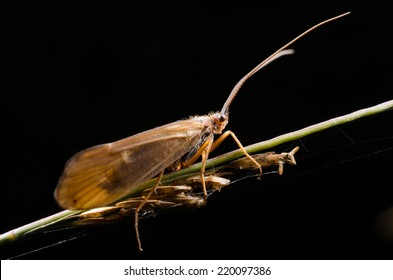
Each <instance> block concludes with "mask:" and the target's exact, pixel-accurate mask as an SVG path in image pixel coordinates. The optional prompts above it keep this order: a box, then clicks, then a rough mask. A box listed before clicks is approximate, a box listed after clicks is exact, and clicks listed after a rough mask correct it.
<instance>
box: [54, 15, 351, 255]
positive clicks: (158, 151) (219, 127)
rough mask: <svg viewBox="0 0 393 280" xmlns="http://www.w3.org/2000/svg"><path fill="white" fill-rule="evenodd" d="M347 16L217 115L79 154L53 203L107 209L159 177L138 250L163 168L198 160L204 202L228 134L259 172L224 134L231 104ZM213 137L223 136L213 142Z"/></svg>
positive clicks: (279, 53)
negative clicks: (213, 160)
mask: <svg viewBox="0 0 393 280" xmlns="http://www.w3.org/2000/svg"><path fill="white" fill-rule="evenodd" d="M347 14H349V13H345V14H342V15H339V16H336V17H333V18H330V19H328V20H325V21H323V22H321V23H319V24H317V25H315V26H313V27H311V28H310V29H308V30H306V31H305V32H303V33H302V34H300V35H299V36H297V37H296V38H295V39H293V40H291V41H290V42H289V43H287V44H286V45H284V46H283V47H281V48H280V49H278V50H277V51H276V52H274V53H273V54H272V55H270V56H269V57H268V58H267V59H265V60H264V61H262V62H261V63H260V64H258V65H257V66H256V67H255V68H254V69H253V70H251V71H250V72H249V73H248V74H247V75H245V76H244V77H243V78H242V79H241V80H240V81H239V82H238V83H237V84H236V85H235V87H234V88H233V90H232V91H231V93H230V94H229V97H228V98H227V100H226V102H225V103H224V105H223V107H222V109H221V111H220V112H216V113H212V114H209V115H205V116H196V117H191V118H189V119H186V120H180V121H176V122H173V123H170V124H166V125H163V126H160V127H156V128H153V129H150V130H147V131H144V132H141V133H138V134H136V135H133V136H130V137H128V138H125V139H122V140H119V141H116V142H112V143H107V144H102V145H98V146H94V147H91V148H88V149H86V150H84V151H81V152H79V153H77V154H76V155H74V156H73V157H72V158H71V159H70V160H69V161H68V162H67V163H66V166H65V169H64V172H63V174H62V176H61V177H60V179H59V182H58V185H57V187H56V190H55V194H54V195H55V198H56V201H57V202H58V204H59V205H60V206H61V207H63V208H66V209H79V210H82V209H91V208H96V207H101V206H105V205H110V204H112V203H114V202H116V201H118V200H120V199H121V198H123V197H125V196H126V195H127V194H129V193H131V192H132V190H133V189H135V188H136V187H137V186H138V185H140V184H141V183H143V182H145V181H147V180H149V179H151V178H153V177H155V176H157V180H156V183H155V185H154V187H153V188H152V189H151V191H150V193H149V194H148V195H147V196H146V197H145V199H144V201H143V202H141V204H140V205H139V207H138V208H137V209H136V210H135V231H136V237H137V241H138V245H139V250H140V251H142V246H141V242H140V238H139V232H138V214H139V211H140V210H141V209H142V207H143V205H144V204H145V203H146V201H147V200H148V199H149V197H150V195H151V194H152V193H153V192H154V191H155V189H156V188H157V186H158V185H159V184H160V181H161V178H162V175H163V173H164V171H165V170H166V169H171V170H177V169H180V168H183V167H186V166H189V165H190V164H192V163H193V162H195V161H196V160H197V159H198V158H199V157H201V158H202V159H201V160H202V167H201V170H200V174H201V185H202V189H203V193H204V201H205V203H206V198H207V192H206V184H205V178H204V172H205V165H206V160H207V159H208V157H209V152H211V151H212V150H214V149H215V148H216V147H217V146H218V145H219V144H220V143H221V142H222V141H223V140H224V139H225V138H227V137H228V136H231V137H232V138H233V139H234V140H235V142H236V143H237V145H238V146H239V148H240V149H241V151H242V152H243V154H244V155H245V156H246V157H248V158H249V159H250V160H251V161H252V162H253V163H254V164H255V166H256V167H257V168H258V169H259V171H260V173H262V168H261V165H260V164H259V163H258V162H256V161H255V160H254V159H253V158H252V157H251V156H250V155H249V154H248V153H247V152H246V150H245V149H244V148H243V146H242V144H241V143H240V141H239V140H238V139H237V137H236V136H235V134H234V133H233V132H231V131H225V132H224V129H225V126H226V125H227V123H228V116H229V106H230V105H231V103H232V101H233V99H234V98H235V96H236V95H237V93H238V92H239V90H240V88H241V87H242V85H243V84H244V82H245V81H246V80H247V79H248V78H250V77H251V76H252V75H254V74H255V73H256V72H257V71H259V70H260V69H262V68H263V67H265V66H266V65H267V64H269V63H270V62H272V61H273V60H275V59H277V58H279V57H281V56H284V55H289V54H292V53H293V50H290V49H286V48H287V47H288V46H290V45H291V44H292V43H294V42H295V41H297V40H298V39H299V38H301V37H303V36H304V35H306V34H307V33H309V32H310V31H312V30H314V29H315V28H317V27H319V26H321V25H323V24H325V23H327V22H330V21H333V20H336V19H338V18H340V17H343V16H345V15H347ZM216 134H221V136H220V137H219V138H218V139H217V140H215V141H214V135H216Z"/></svg>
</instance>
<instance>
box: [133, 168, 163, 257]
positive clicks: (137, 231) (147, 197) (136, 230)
mask: <svg viewBox="0 0 393 280" xmlns="http://www.w3.org/2000/svg"><path fill="white" fill-rule="evenodd" d="M162 175H164V171H161V172H160V174H159V175H158V177H157V182H156V184H155V185H154V187H152V188H151V190H150V192H149V193H148V194H147V196H146V197H145V198H144V199H143V201H142V202H141V204H139V206H138V208H136V210H135V221H134V226H135V235H136V240H137V241H138V248H139V251H140V252H142V251H143V249H142V243H141V239H140V236H139V229H138V220H139V212H140V211H141V209H142V207H143V206H144V205H145V204H146V202H147V201H148V199H149V198H150V196H151V195H152V194H153V193H154V192H155V191H156V189H157V186H158V185H159V184H160V182H161V179H162Z"/></svg>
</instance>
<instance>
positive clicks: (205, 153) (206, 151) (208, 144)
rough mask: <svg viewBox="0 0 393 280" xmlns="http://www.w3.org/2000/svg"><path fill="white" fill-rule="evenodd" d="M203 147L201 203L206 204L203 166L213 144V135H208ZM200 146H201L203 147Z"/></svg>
mask: <svg viewBox="0 0 393 280" xmlns="http://www.w3.org/2000/svg"><path fill="white" fill-rule="evenodd" d="M205 144H206V145H203V146H205V148H204V149H203V150H202V167H201V182H202V189H203V204H204V205H206V200H207V190H206V181H205V167H206V161H207V159H208V158H209V152H210V151H211V149H212V146H213V137H210V138H209V139H208V140H207V141H206V142H205ZM203 146H202V147H203Z"/></svg>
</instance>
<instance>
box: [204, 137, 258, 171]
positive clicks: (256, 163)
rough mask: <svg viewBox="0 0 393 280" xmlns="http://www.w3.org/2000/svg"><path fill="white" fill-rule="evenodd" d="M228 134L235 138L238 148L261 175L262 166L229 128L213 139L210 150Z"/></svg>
mask: <svg viewBox="0 0 393 280" xmlns="http://www.w3.org/2000/svg"><path fill="white" fill-rule="evenodd" d="M228 136H232V138H233V140H235V142H236V144H237V145H238V146H239V149H240V150H241V151H242V152H243V154H244V155H245V156H246V157H247V158H248V159H249V160H251V161H252V162H253V163H254V164H255V166H256V167H257V168H258V169H259V174H260V176H262V166H261V165H260V164H259V163H258V162H257V161H256V160H255V159H254V158H253V157H252V156H250V154H249V153H247V151H246V150H245V149H244V147H243V145H242V143H241V142H240V141H239V139H237V137H236V135H235V133H233V132H232V131H230V130H227V131H225V132H224V133H223V134H222V135H221V136H220V137H218V139H217V140H216V141H214V143H213V145H212V147H211V149H210V151H214V150H215V149H216V148H217V147H218V146H219V145H220V144H221V143H222V142H223V141H224V140H225V139H226V138H227V137H228Z"/></svg>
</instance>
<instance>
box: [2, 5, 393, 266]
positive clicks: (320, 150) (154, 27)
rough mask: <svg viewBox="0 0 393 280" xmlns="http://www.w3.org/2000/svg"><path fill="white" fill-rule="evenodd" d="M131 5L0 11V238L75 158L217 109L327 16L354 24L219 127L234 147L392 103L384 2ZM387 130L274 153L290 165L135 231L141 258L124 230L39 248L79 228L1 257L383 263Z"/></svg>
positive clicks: (322, 37) (329, 31)
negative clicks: (291, 155) (293, 155)
mask: <svg viewBox="0 0 393 280" xmlns="http://www.w3.org/2000/svg"><path fill="white" fill-rule="evenodd" d="M143 2H144V4H133V1H88V2H86V1H78V2H77V3H76V4H75V3H70V2H69V1H31V2H25V3H22V2H10V1H8V2H7V4H6V5H5V4H3V5H2V6H3V7H2V8H1V16H2V29H3V30H2V33H1V34H2V38H1V42H2V43H1V45H2V51H1V64H2V72H1V93H2V94H1V97H2V100H1V102H0V104H1V108H0V112H1V116H0V120H1V130H2V137H1V141H2V145H1V147H2V149H1V150H0V155H1V162H2V167H1V197H2V203H1V209H2V211H1V222H0V231H1V232H5V231H8V230H10V229H13V228H15V227H18V226H21V225H23V224H26V223H28V222H31V221H34V220H37V219H39V218H42V217H45V216H48V215H51V214H53V213H56V212H58V211H60V210H61V209H60V208H59V207H58V206H57V204H56V202H55V201H54V198H53V190H54V188H55V186H56V183H57V180H58V178H59V176H60V175H61V173H62V169H63V167H64V164H65V162H66V161H67V159H68V158H70V157H71V156H72V155H73V154H74V153H76V152H78V151H80V150H82V149H85V148H87V147H89V146H92V145H96V144H101V143H106V142H111V141H115V140H118V139H121V138H124V137H126V136H129V135H132V134H135V133H137V132H140V131H143V130H146V129H149V128H153V127H156V126H159V125H163V124H166V123H168V122H172V121H176V120H178V119H182V118H185V117H187V116H190V115H197V114H206V113H209V112H210V111H214V110H220V109H221V106H222V104H223V102H224V101H225V99H226V97H227V95H228V93H229V92H230V90H231V89H232V87H233V86H234V84H235V83H236V82H237V81H238V80H239V79H240V78H241V77H242V76H243V75H244V74H245V73H246V72H247V71H249V70H251V69H252V68H253V67H254V66H255V65H256V64H258V63H259V62H260V61H261V60H262V59H263V58H265V57H267V56H268V55H269V54H271V53H272V52H273V51H275V50H276V49H277V48H279V47H280V46H282V45H283V44H284V43H286V42H288V41H289V40H290V39H292V38H294V37H295V36H297V35H298V34H300V33H301V32H303V31H304V30H306V29H307V28H309V27H311V26H312V25H314V24H316V23H318V22H319V21H322V20H324V19H327V18H329V17H332V16H335V15H338V14H340V13H343V12H346V11H351V12H352V14H351V15H350V16H349V17H346V18H343V19H340V20H338V21H336V22H333V23H331V24H329V25H326V26H324V27H321V28H320V29H318V30H316V31H314V32H313V33H312V34H310V35H308V36H307V37H305V38H303V39H301V40H300V41H298V42H297V43H296V44H295V45H293V48H294V49H295V50H296V53H295V55H293V56H290V57H285V58H282V59H280V60H278V61H276V62H274V63H273V64H271V65H269V66H268V67H267V68H266V69H263V70H262V71H261V72H260V73H258V74H257V75H255V76H254V77H253V78H252V79H250V80H249V81H248V82H247V83H246V85H245V86H244V88H242V91H241V93H240V95H239V96H238V97H237V98H236V100H235V101H234V103H233V104H232V107H231V115H230V123H229V125H228V129H230V130H232V131H234V132H235V133H236V134H237V136H238V138H239V139H240V140H241V141H242V142H243V144H244V145H248V144H252V143H255V142H259V141H262V140H265V139H269V138H271V137H274V136H277V135H280V134H282V133H285V132H289V131H292V130H296V129H299V128H302V127H305V126H307V125H311V124H314V123H317V122H320V121H323V120H326V119H329V118H332V117H335V116H339V115H342V114H346V113H349V112H352V111H355V110H357V109H361V108H365V107H369V106H372V105H375V104H378V103H381V102H383V101H387V100H389V99H391V98H392V88H393V87H392V74H393V64H392V61H393V59H392V49H393V41H392V40H393V36H392V35H393V34H392V33H393V29H392V26H393V23H392V21H393V5H392V4H391V1H373V2H372V3H370V2H368V3H367V5H366V4H364V5H363V4H359V3H358V1H353V2H351V1H314V2H313V3H309V2H303V1H297V2H295V1H258V2H250V1H233V2H232V3H230V2H222V3H217V2H215V3H212V2H213V1H206V2H204V1H191V2H187V3H185V2H186V1H143ZM392 120H393V114H392V112H387V113H384V114H381V115H378V116H373V117H370V118H367V119H363V120H360V121H357V122H355V123H352V124H348V125H344V126H341V127H340V128H339V129H331V130H328V131H325V132H321V133H318V134H316V135H314V136H310V137H305V138H304V139H302V142H301V143H300V142H299V141H295V142H294V143H289V144H287V145H283V146H281V147H277V149H276V151H278V152H281V151H284V150H288V149H290V148H291V147H292V145H301V150H300V151H299V153H298V155H297V159H298V166H297V167H289V168H287V169H286V170H285V172H284V176H283V177H281V178H279V177H278V176H277V175H267V176H265V177H264V178H263V180H262V181H261V182H258V181H256V180H253V179H251V180H247V181H243V182H242V183H239V184H237V185H233V186H231V187H230V188H228V189H227V190H223V191H222V192H221V193H220V195H218V196H215V198H214V199H212V200H211V201H209V202H210V203H208V206H207V207H206V208H204V209H200V210H197V211H192V212H181V213H173V214H163V215H160V216H158V217H157V218H155V219H150V220H146V221H144V222H142V223H141V225H140V231H141V235H142V242H143V247H144V249H145V252H144V253H142V254H140V253H138V251H137V247H136V241H135V234H134V232H133V226H132V224H131V223H128V222H127V223H121V224H117V225H114V226H109V227H103V228H98V229H90V230H88V231H87V232H84V233H83V234H84V235H83V236H81V237H79V238H77V239H75V240H72V241H69V242H63V243H61V244H57V245H55V246H50V247H49V248H44V247H45V246H47V245H51V244H56V242H59V241H62V240H66V239H67V238H69V237H71V236H72V235H73V234H75V233H78V232H79V231H76V232H75V231H66V232H62V233H60V234H59V233H56V234H46V235H41V236H39V237H38V238H33V239H28V240H24V241H21V242H18V243H15V244H12V245H11V246H6V247H3V248H0V250H1V251H2V258H9V257H15V256H17V255H19V254H23V253H28V252H30V253H29V254H27V255H24V256H22V258H29V259H123V258H127V259H128V258H131V259H133V258H135V259H144V258H146V259H167V258H170V259H215V258H218V259H251V258H256V259H386V258H387V259H391V258H392V256H393V243H392V240H393V236H392V234H391V235H388V234H386V233H385V234H384V232H385V231H384V230H382V229H383V228H386V227H389V226H390V227H392V225H393V218H392V215H388V213H390V212H391V211H390V212H389V209H391V207H393V196H392V194H393V186H392V185H393V184H392V182H391V181H392V174H391V172H392V163H391V159H392V155H393V153H392V150H391V149H392V147H393V143H392V136H393V133H392ZM228 142H229V143H228V144H226V145H224V146H225V147H223V148H222V149H221V151H225V150H228V149H234V148H236V145H235V144H234V143H231V141H228ZM219 151H220V149H218V151H217V152H215V153H214V154H218V153H219ZM40 248H41V250H39V251H36V252H31V251H32V250H35V249H40Z"/></svg>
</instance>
